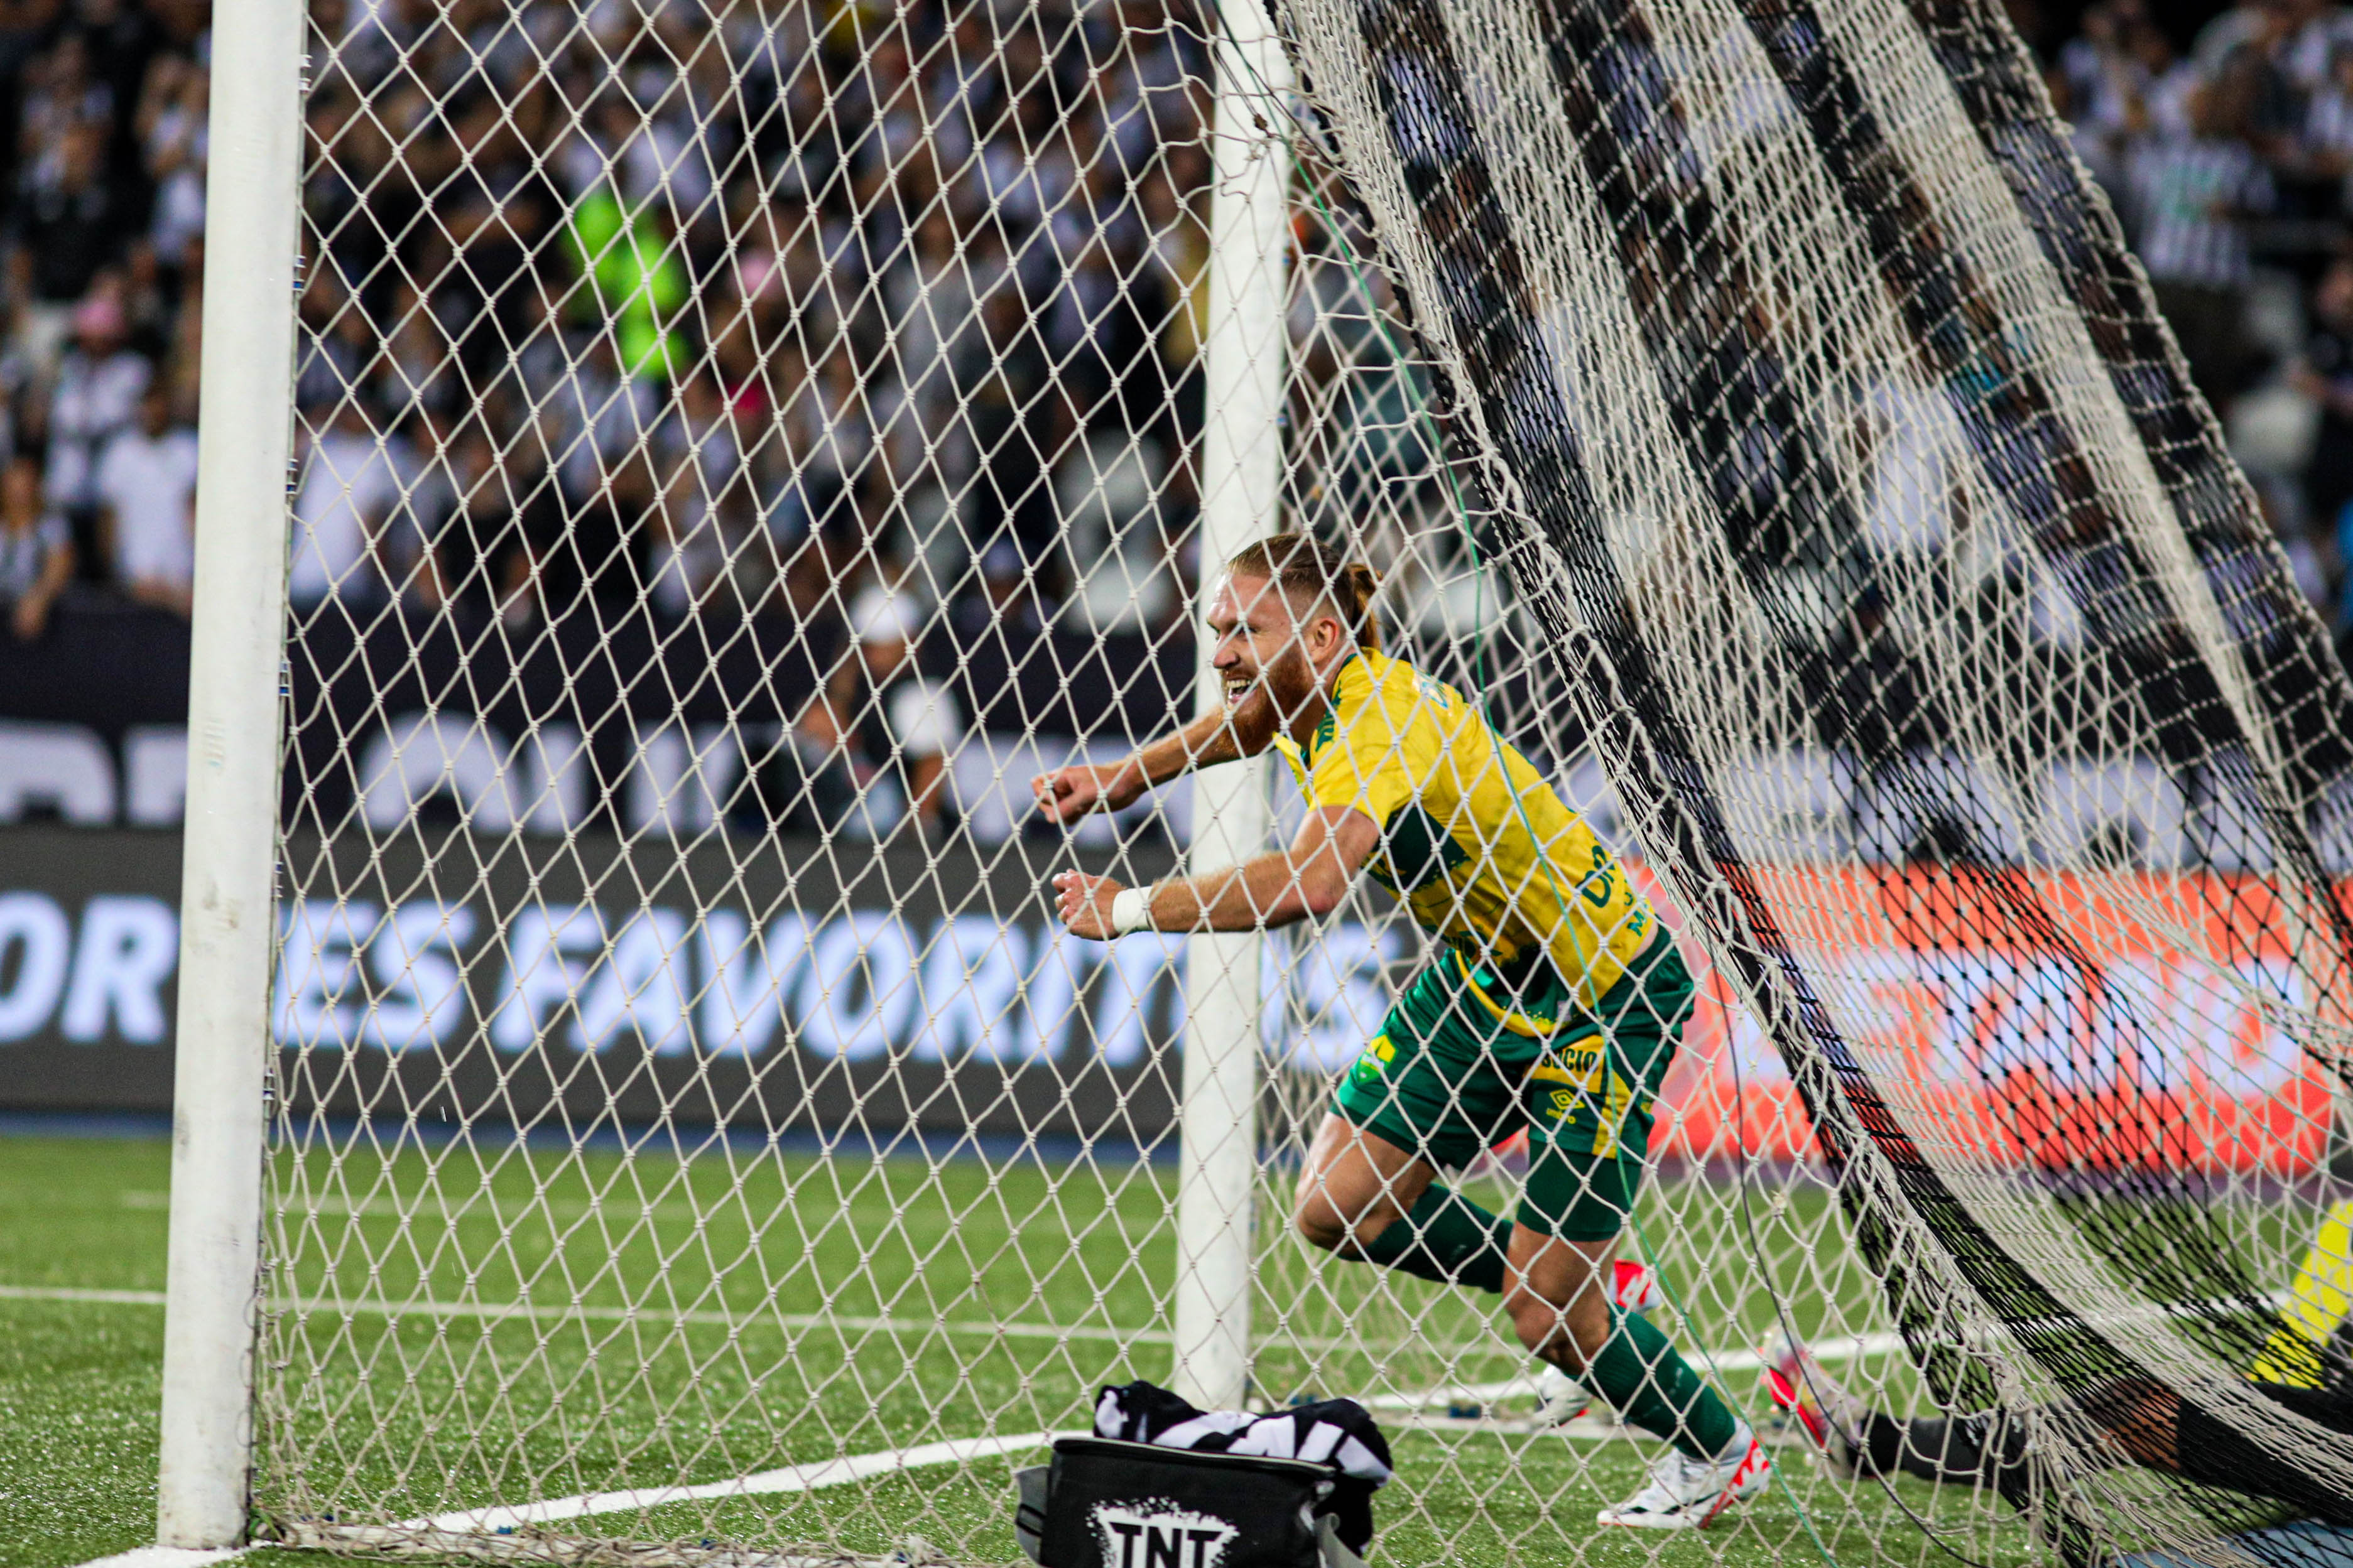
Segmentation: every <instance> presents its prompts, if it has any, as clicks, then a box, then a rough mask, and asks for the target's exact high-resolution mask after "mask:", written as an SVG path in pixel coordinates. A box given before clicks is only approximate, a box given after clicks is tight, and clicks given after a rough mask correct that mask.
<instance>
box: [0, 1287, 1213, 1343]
mask: <svg viewBox="0 0 2353 1568" xmlns="http://www.w3.org/2000/svg"><path fill="white" fill-rule="evenodd" d="M0 1301H74V1302H83V1303H89V1304H94V1305H100V1306H113V1307H160V1306H163V1305H164V1292H162V1291H161V1290H93V1289H82V1288H80V1287H77V1286H66V1285H0ZM269 1310H271V1311H273V1312H306V1313H322V1314H326V1315H330V1316H332V1315H335V1314H345V1315H349V1316H353V1317H361V1316H370V1317H386V1318H396V1317H420V1318H482V1319H491V1320H497V1321H507V1320H512V1321H518V1322H543V1321H554V1322H562V1321H565V1320H566V1319H580V1320H584V1321H592V1322H637V1323H686V1324H691V1325H695V1326H700V1327H711V1328H726V1329H741V1328H753V1327H759V1326H772V1327H776V1328H785V1329H843V1330H848V1331H853V1332H859V1333H891V1334H930V1333H943V1334H955V1335H958V1336H965V1337H970V1336H981V1337H988V1338H1003V1339H1009V1340H1100V1341H1108V1342H1111V1343H1113V1344H1147V1345H1165V1344H1168V1343H1170V1342H1173V1341H1174V1340H1175V1338H1176V1336H1175V1335H1174V1334H1172V1333H1170V1332H1169V1331H1167V1330H1166V1329H1120V1328H1106V1327H1104V1326H1103V1325H1101V1324H1090V1323H1071V1324H1061V1323H1025V1322H1020V1321H1013V1322H1001V1323H1000V1322H982V1321H969V1320H958V1319H954V1318H949V1319H939V1318H929V1319H925V1318H846V1317H828V1316H826V1315H824V1314H822V1313H817V1312H791V1313H783V1314H777V1315H768V1314H765V1313H761V1312H759V1311H757V1310H747V1311H744V1312H740V1313H738V1312H722V1311H716V1310H710V1309H686V1310H676V1311H673V1310H669V1309H666V1308H660V1307H636V1308H632V1307H593V1306H572V1305H569V1304H567V1303H564V1302H554V1303H534V1302H529V1301H512V1302H498V1301H481V1302H478V1301H366V1300H350V1299H347V1298H343V1297H324V1298H321V1299H319V1300H308V1301H305V1300H294V1299H290V1298H287V1297H277V1298H273V1299H272V1300H271V1301H270V1303H269Z"/></svg>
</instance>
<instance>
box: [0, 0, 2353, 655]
mask: <svg viewBox="0 0 2353 1568" xmlns="http://www.w3.org/2000/svg"><path fill="white" fill-rule="evenodd" d="M1188 3H1189V0H1180V4H1179V5H1178V7H1177V8H1176V9H1175V10H1173V11H1172V10H1171V9H1170V8H1169V7H1168V6H1166V5H1164V4H1162V3H1161V0H1104V3H1101V4H1096V5H1088V6H1082V7H1080V8H1078V9H1076V10H1071V9H1065V8H1061V7H1060V6H1055V5H1037V6H1025V7H1018V8H1008V9H1003V10H997V11H992V10H990V9H989V8H987V7H986V6H981V5H948V4H945V3H944V0H912V3H910V4H906V5H900V6H898V7H897V8H895V9H887V8H882V7H880V6H879V5H863V6H861V4H860V0H841V3H839V4H838V5H804V4H801V3H798V0H791V3H787V4H785V5H780V6H767V7H756V8H755V7H754V5H751V4H749V3H746V4H743V5H736V6H734V7H733V8H726V7H718V8H713V7H711V6H706V5H667V6H654V7H648V8H647V9H645V10H641V9H640V8H639V6H638V5H636V4H630V3H628V0H601V3H599V4H596V5H585V6H581V5H568V4H557V3H555V0H528V3H526V4H522V5H509V4H507V3H506V0H312V4H311V16H312V21H313V25H314V28H315V30H316V40H315V43H314V48H313V54H312V68H311V79H310V98H309V107H308V117H309V130H310V133H311V155H310V158H309V161H308V174H307V178H306V182H305V185H304V190H303V200H304V205H305V208H306V212H307V215H308V228H307V232H308V235H309V255H308V256H307V258H306V262H307V267H306V273H305V279H306V280H305V284H304V287H303V289H302V293H301V317H302V321H303V326H304V333H303V344H304V347H303V352H302V354H301V363H300V364H299V367H298V387H297V401H298V405H299V425H300V435H299V442H298V447H299V450H298V455H297V458H298V468H297V475H296V479H295V483H296V496H295V507H296V510H297V514H298V519H299V521H300V524H301V530H300V534H301V540H302V544H301V547H300V549H299V551H298V553H297V556H296V558H295V561H294V563H293V570H292V577H291V591H292V594H293V597H294V600H295V603H296V605H297V606H298V608H299V609H301V610H302V611H304V612H305V613H315V612H317V611H318V609H319V608H320V606H322V605H334V606H337V607H338V608H339V609H341V610H343V611H348V612H350V613H352V614H353V615H354V616H372V615H375V614H377V613H379V612H381V611H384V610H387V609H391V608H395V607H412V608H425V609H429V608H434V607H438V606H440V605H451V604H453V605H456V606H457V607H458V608H459V610H461V611H462V612H464V613H465V614H467V615H469V616H479V617H485V618H487V617H498V618H501V619H503V620H505V621H507V622H508V623H509V624H510V625H513V626H522V625H527V624H530V623H532V622H533V621H534V620H535V619H538V618H540V617H543V616H546V615H548V614H550V613H551V607H553V606H559V605H573V604H578V605H592V606H593V605H606V606H607V607H613V606H622V605H638V604H640V603H641V602H643V603H648V604H649V605H650V606H651V608H652V610H653V612H654V613H657V614H660V615H665V616H680V615H683V614H685V613H687V612H688V611H690V610H692V609H695V608H697V607H701V608H702V609H704V610H709V609H711V608H712V606H713V605H715V604H719V603H721V602H724V604H725V605H726V606H728V608H729V612H730V613H733V612H734V611H738V610H742V611H755V612H760V611H765V612H773V613H780V614H783V615H786V616H823V615H829V616H833V618H835V619H836V620H839V621H841V622H843V623H844V624H845V626H848V627H849V629H851V630H853V631H854V630H855V628H856V626H859V625H860V624H866V623H871V624H872V625H874V626H886V627H895V626H902V625H903V624H906V621H907V616H908V613H909V606H908V605H907V604H906V603H902V602H901V600H900V598H899V597H897V596H896V595H904V594H906V593H908V592H913V593H915V594H917V595H920V596H922V597H923V598H932V599H936V600H939V601H941V602H944V603H946V604H947V605H949V606H950V609H951V612H952V614H951V616H950V619H951V620H957V619H961V620H963V621H965V622H967V623H974V624H977V623H978V622H982V621H987V622H989V623H991V624H993V625H999V626H1003V625H1008V624H1012V625H1030V626H1039V625H1042V624H1044V623H1045V622H1046V621H1048V620H1050V619H1053V618H1056V617H1063V616H1076V617H1078V618H1079V619H1080V620H1081V621H1082V623H1083V624H1085V625H1086V626H1089V627H1090V628H1092V629H1096V630H1102V629H1119V628H1122V627H1124V628H1128V629H1135V630H1146V631H1150V630H1157V629H1160V628H1162V627H1164V626H1166V625H1167V624H1168V623H1169V621H1170V619H1171V618H1172V617H1174V616H1176V615H1177V614H1179V613H1180V609H1181V605H1182V595H1181V593H1180V592H1179V590H1178V584H1179V583H1180V582H1181V581H1182V580H1183V577H1184V574H1186V572H1187V564H1188V563H1186V562H1184V561H1183V560H1181V559H1172V558H1171V557H1170V553H1169V547H1168V546H1167V544H1166V541H1167V540H1169V539H1171V538H1176V537H1180V536H1181V535H1182V534H1183V533H1184V532H1185V530H1184V527H1183V523H1184V518H1183V515H1182V514H1183V512H1184V510H1186V509H1187V507H1188V506H1189V505H1190V498H1191V485H1192V476H1191V474H1190V471H1189V464H1188V457H1187V454H1188V452H1189V450H1190V447H1191V446H1192V438H1193V437H1194V435H1195V433H1196V432H1195V428H1194V426H1196V425H1197V424H1198V417H1199V415H1198V410H1199V406H1200V400H1199V395H1198V369H1197V365H1196V363H1195V362H1196V356H1197V350H1198V331H1199V326H1200V321H1201V313H1200V304H1201V300H1200V279H1201V277H1202V274H1203V268H1204V263H1205V260H1206V255H1207V248H1208V237H1207V232H1206V226H1205V220H1206V217H1207V205H1208V190H1209V187H1210V184H1211V183H1212V182H1211V177H1210V169H1209V158H1208V149H1207V141H1206V137H1205V134H1204V129H1203V127H1204V121H1203V116H1204V114H1205V112H1206V110H1207V107H1208V105H1207V100H1206V97H1205V94H1204V91H1203V89H1202V87H1201V82H1202V79H1203V74H1204V65H1205V54H1204V48H1203V45H1202V41H1201V22H1200V19H1199V18H1198V16H1193V15H1191V14H1190V12H1189V10H1188V9H1187V4H1188ZM2013 9H2014V13H2015V14H2016V15H2018V16H2019V19H2020V21H2021V25H2022V26H2024V27H2025V28H2026V30H2027V31H2028V32H2029V34H2030V36H2031V37H2035V41H2036V43H2037V45H2038V47H2039V48H2040V50H2041V52H2042V58H2044V60H2045V62H2046V68H2047V79H2048V81H2049V84H2050V89H2051V91H2052V95H2053V97H2054V99H2055V100H2057V102H2058V104H2059V106H2060V108H2061V110H2062V111H2063V114H2065V115H2066V116H2067V117H2068V118H2069V120H2070V121H2071V122H2072V123H2073V126H2074V135H2075V142H2076V145H2077V147H2078V149H2079V151H2080V152H2081V153H2082V155H2083V157H2084V160H2085V162H2086V163H2088V164H2089V165H2090V166H2091V167H2092V169H2093V170H2094V172H2095V174H2097V175H2098V177H2099V178H2100V179H2101V181H2102V182H2103V183H2104V184H2105V185H2106V187H2107V188H2108V190H2109V191H2110V193H2111V194H2112V195H2113V197H2114V199H2115V200H2116V205H2117V206H2118V208H2119V210H2120V212H2121V213H2122V214H2123V215H2124V216H2125V220H2126V226H2127V228H2128V230H2129V232H2130V234H2131V236H2132V237H2133V240H2134V243H2135V245H2136V247H2137V249H2138V250H2139V252H2140V254H2141V256H2142V258H2143V260H2144V262H2145V263H2146V265H2147V268H2148V270H2149V273H2150V275H2151V277H2152V279H2153V280H2154V282H2155V284H2156V287H2157V289H2158V293H2159V296H2160V299H2161V300H2162V302H2163V305H2164V307H2165V309H2166V310H2167V312H2168V315H2169V317H2170V318H2171V320H2172V321H2173V322H2174V324H2175V327H2176V330H2177V331H2178V333H2179V337H2180V339H2181V342H2182V343H2183V346H2184V348H2185V350H2186V352H2187V353H2188V355H2189V360H2190V362H2191V364H2192V366H2193V370H2194V373H2195V374H2196V377H2197V379H2198V381H2199V382H2200V384H2201V385H2202V386H2203V387H2204V388H2205V389H2206V390H2207V392H2208V393H2209V394H2210V395H2211V397H2212V398H2213V399H2214V401H2215V403H2216V405H2217V406H2218V407H2221V409H2223V410H2224V411H2225V417H2226V422H2227V423H2228V424H2229V426H2231V429H2232V436H2233V439H2234V443H2235V444H2236V445H2237V446H2238V447H2239V449H2240V451H2241V453H2242V458H2244V460H2245V461H2246V463H2247V465H2248V467H2249V468H2250V470H2251V472H2253V474H2254V476H2255V478H2256V479H2257V482H2258V484H2259V487H2260V488H2261V489H2262V491H2263V497H2264V500H2265V503H2266V506H2267V507H2268V508H2269V510H2271V512H2272V515H2273V518H2274V522H2275V524H2276V526H2277V527H2278V529H2279V531H2280V532H2281V536H2282V538H2283V540H2284V542H2286V543H2287V544H2288V546H2289V548H2290V551H2291V553H2292V555H2293V557H2294V559H2295V562H2296V565H2297V570H2298V573H2299V574H2300V576H2301V577H2302V580H2303V582H2304V585H2305V586H2306V591H2307V592H2308V593H2310V594H2311V595H2312V596H2313V597H2314V598H2315V599H2316V601H2317V602H2319V603H2321V604H2322V605H2324V606H2326V607H2327V609H2328V612H2329V613H2330V614H2331V615H2332V616H2336V617H2337V618H2338V620H2339V624H2340V626H2345V627H2347V628H2348V629H2353V595H2348V593H2347V591H2346V585H2345V584H2346V578H2347V575H2348V574H2347V565H2348V562H2353V507H2348V502H2353V240H2349V239H2348V232H2353V231H2348V221H2353V10H2348V8H2345V7H2340V6H2337V5H2331V4H2328V3H2327V0H2259V3H2251V4H2246V5H2239V6H2237V7H2236V8H2233V9H2229V10H2226V11H2223V12H2221V14H2220V15H2219V16H2212V17H2211V19H2209V20H2206V21H2203V22H2202V23H2200V24H2199V25H2196V26H2184V25H2183V20H2182V16H2181V15H2180V13H2179V8H2178V7H2165V6H2158V5H2154V4H2151V3H2150V0H2096V3H2094V4H2093V5H2090V6H2089V7H2088V8H2086V9H2083V10H2081V11H2080V13H2075V12H2073V10H2072V8H2071V10H2070V13H2069V14H2067V15H2064V16H2058V15H2055V14H2054V16H2053V18H2052V19H2050V20H2049V21H2048V22H2046V19H2045V18H2044V17H2043V16H2041V15H2039V14H2037V13H2036V12H2034V11H2033V10H2032V8H2031V3H2030V0H2018V4H2017V5H2014V7H2013ZM207 17H208V7H207V6H206V4H205V3H204V0H0V182H5V184H0V189H5V192H6V193H7V195H6V203H7V207H6V214H7V216H6V223H5V251H0V254H5V268H0V290H5V294H0V316H4V317H5V333H0V457H5V467H0V603H5V606H6V614H7V620H8V635H12V636H14V637H19V638H33V637H39V636H40V635H41V634H42V631H43V628H44V626H45V624H46V622H47V617H48V616H49V614H50V612H51V609H52V607H53V606H54V605H58V603H60V602H64V601H68V600H69V599H70V598H71V597H73V596H76V595H79V596H80V597H81V598H82V599H83V600H84V601H85V602H95V601H96V600H97V599H100V598H107V597H111V598H112V599H114V600H116V601H117V602H120V601H121V600H122V599H128V600H131V601H133V602H136V603H138V604H140V605H149V606H153V607H156V608H159V609H162V610H164V611H168V612H172V613H177V614H181V615H185V613H186V606H187V594H188V574H189V565H190V548H189V527H188V524H189V516H190V508H189V501H190V497H191V495H192V492H193V487H194V477H195V437H194V433H193V432H194V420H195V413H196V410H195V390H196V361H197V350H198V342H197V334H198V331H199V311H198V310H197V309H196V306H195V301H196V300H197V297H198V289H199V287H200V283H201V279H202V273H203V267H204V235H203V211H204V178H205V160H206V128H205V109H206V91H207V85H208V83H207V76H208V60H207V48H206V40H207V32H206V27H207ZM2046 33H2047V34H2049V35H2050V36H2042V35H2043V34H2046ZM812 41H814V42H815V43H816V44H817V45H818V47H816V48H815V49H811V47H810V45H811V43H812ZM805 57H806V58H807V62H808V63H806V64H797V63H796V62H801V61H803V60H804V58H805ZM934 197H944V199H942V200H934ZM910 215H920V216H913V217H911V216H910ZM1302 237H1303V244H1304V245H1305V247H1306V248H1307V250H1308V252H1309V253H1310V254H1309V255H1308V256H1307V257H1306V258H1305V259H1307V260H1308V261H1309V262H1310V263H1311V265H1310V266H1308V267H1305V268H1303V269H1302V274H1301V276H1302V279H1303V281H1302V282H1301V283H1300V284H1299V285H1298V292H1299V293H1300V295H1301V306H1300V309H1299V310H1295V311H1294V313H1293V314H1294V325H1295V331H1301V332H1302V333H1303V331H1304V328H1305V327H1306V326H1307V325H1308V324H1310V323H1313V322H1314V321H1315V320H1316V319H1317V309H1316V306H1317V303H1318V301H1317V299H1316V292H1317V290H1318V289H1320V288H1322V287H1323V284H1322V282H1321V281H1319V279H1327V278H1328V277H1329V275H1331V274H1333V273H1334V272H1335V270H1336V269H1335V268H1329V267H1324V268H1322V270H1321V271H1319V269H1318V266H1317V265H1313V264H1314V263H1316V262H1317V261H1318V258H1317V256H1316V255H1315V254H1314V252H1315V251H1316V249H1317V242H1316V237H1315V236H1314V233H1313V232H1312V226H1303V228H1302ZM1343 282H1344V283H1345V280H1343ZM1323 303H1324V304H1325V305H1326V306H1328V304H1329V301H1328V300H1326V301H1323ZM1324 323H1325V324H1324V326H1323V327H1322V328H1320V329H1319V331H1322V332H1323V333H1324V336H1325V337H1326V338H1327V339H1330V338H1331V336H1332V332H1331V328H1330V326H1329V315H1328V311H1327V312H1326V314H1325V316H1324ZM1331 346H1332V345H1331V343H1330V342H1325V343H1323V344H1320V345H1314V346H1311V349H1310V352H1309V353H1307V355H1306V356H1305V362H1304V363H1308V365H1309V366H1310V374H1309V378H1308V379H1309V380H1311V381H1313V380H1314V379H1315V378H1316V377H1319V376H1320V377H1322V378H1323V379H1324V381H1326V382H1330V381H1331V380H1333V379H1334V375H1335V371H1336V368H1337V366H1336V363H1335V362H1334V360H1333V358H1332V355H1331V354H1330V353H1327V352H1324V351H1325V350H1326V349H1328V348H1330V347H1331ZM1339 346H1340V349H1341V352H1344V353H1353V352H1356V350H1357V349H1360V348H1362V347H1363V340H1361V339H1360V340H1358V341H1357V342H1355V343H1350V342H1347V341H1345V339H1342V340H1340V342H1339ZM1360 379H1361V378H1360ZM1352 396H1355V397H1356V398H1357V399H1358V400H1359V401H1360V402H1365V401H1369V402H1371V403H1377V402H1378V400H1379V399H1378V396H1377V395H1376V396H1374V397H1373V398H1371V399H1369V400H1367V399H1366V398H1365V397H1364V395H1362V394H1361V393H1358V394H1352ZM1353 417H1356V418H1358V419H1359V420H1360V421H1361V422H1362V423H1363V424H1364V425H1366V426H1367V427H1374V426H1383V425H1384V423H1385V422H1386V424H1387V425H1388V426H1402V425H1403V424H1405V423H1406V422H1405V421H1403V420H1401V419H1398V418H1396V417H1394V415H1393V413H1392V412H1391V411H1388V410H1385V409H1383V408H1380V407H1364V408H1358V409H1356V412H1355V414H1354V415H1353ZM1297 423H1298V422H1297V421H1294V424H1295V426H1296V424H1297ZM1389 460H1394V461H1396V462H1399V463H1408V464H1409V463H1411V462H1413V461H1418V460H1420V458H1418V457H1417V456H1416V455H1414V454H1411V453H1398V452H1391V453H1389V454H1388V456H1387V457H1386V458H1383V457H1381V456H1378V455H1377V456H1376V457H1375V458H1372V459H1371V461H1372V462H1374V464H1375V465H1376V466H1377V465H1378V464H1379V463H1380V462H1382V461H1389ZM877 592H881V594H882V595H883V597H882V598H881V599H880V600H878V599H876V598H875V597H874V595H875V594H876V593H877ZM861 604H862V608H861V607H860V606H861Z"/></svg>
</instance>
